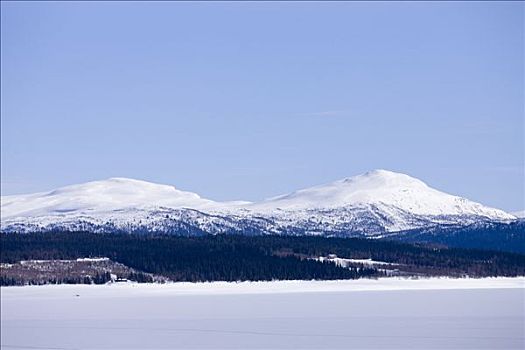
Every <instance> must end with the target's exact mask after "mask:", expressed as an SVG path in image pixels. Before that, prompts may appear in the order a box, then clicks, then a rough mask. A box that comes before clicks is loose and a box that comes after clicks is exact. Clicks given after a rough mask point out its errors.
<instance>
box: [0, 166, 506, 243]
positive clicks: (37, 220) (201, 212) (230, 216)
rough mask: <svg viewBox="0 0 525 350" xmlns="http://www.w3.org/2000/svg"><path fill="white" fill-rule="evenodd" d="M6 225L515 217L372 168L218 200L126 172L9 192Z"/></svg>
mask: <svg viewBox="0 0 525 350" xmlns="http://www.w3.org/2000/svg"><path fill="white" fill-rule="evenodd" d="M1 201H2V203H1V215H2V221H1V224H2V231H21V232H26V231H32V230H37V231H47V230H52V229H68V230H88V231H108V230H109V231H123V232H135V231H140V232H143V231H150V232H171V233H183V234H201V233H211V234H218V233H226V232H230V233H232V232H235V233H245V234H261V233H262V234H265V233H277V234H315V235H323V234H326V235H363V234H364V235H367V236H378V235H381V234H384V233H386V232H395V231H401V230H408V229H414V228H422V227H429V226H435V225H467V224H472V223H477V222H480V221H482V222H485V221H506V220H514V219H516V218H515V217H514V216H513V215H510V214H508V213H505V212H503V211H501V210H498V209H494V208H489V207H485V206H483V205H481V204H479V203H475V202H472V201H469V200H467V199H465V198H461V197H457V196H453V195H449V194H446V193H443V192H440V191H437V190H435V189H432V188H430V187H428V186H427V185H426V184H425V183H423V182H422V181H420V180H418V179H415V178H413V177H410V176H408V175H404V174H400V173H394V172H391V171H386V170H374V171H370V172H367V173H365V174H362V175H358V176H354V177H350V178H346V179H343V180H339V181H335V182H332V183H329V184H325V185H320V186H315V187H311V188H307V189H303V190H299V191H296V192H293V193H290V194H286V195H282V196H278V197H274V198H270V199H267V200H264V201H262V202H258V203H250V202H240V201H238V202H214V201H211V200H208V199H203V198H201V197H200V196H198V195H197V194H195V193H191V192H185V191H181V190H178V189H176V188H175V187H173V186H167V185H159V184H153V183H149V182H145V181H138V180H132V179H125V178H111V179H108V180H104V181H94V182H88V183H85V184H80V185H72V186H67V187H63V188H59V189H57V190H54V191H51V192H45V193H36V194H30V195H16V196H4V197H2V199H1Z"/></svg>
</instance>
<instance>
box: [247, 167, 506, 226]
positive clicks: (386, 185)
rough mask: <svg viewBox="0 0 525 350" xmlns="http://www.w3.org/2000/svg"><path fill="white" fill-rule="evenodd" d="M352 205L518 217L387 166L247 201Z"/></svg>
mask: <svg viewBox="0 0 525 350" xmlns="http://www.w3.org/2000/svg"><path fill="white" fill-rule="evenodd" d="M348 205H354V206H355V205H377V206H389V207H395V208H397V209H401V210H404V211H407V212H409V213H413V214H418V215H465V214H472V215H480V216H486V217H490V218H498V219H513V218H514V217H513V216H512V215H510V214H508V213H505V212H503V211H501V210H498V209H494V208H488V207H485V206H483V205H481V204H479V203H475V202H472V201H469V200H467V199H465V198H461V197H457V196H453V195H450V194H447V193H444V192H440V191H438V190H435V189H433V188H430V187H429V186H427V185H426V184H425V183H424V182H423V181H421V180H418V179H416V178H413V177H411V176H408V175H405V174H400V173H395V172H392V171H387V170H374V171H370V172H367V173H365V174H362V175H358V176H354V177H350V178H346V179H343V180H339V181H335V182H332V183H329V184H325V185H320V186H315V187H310V188H307V189H303V190H299V191H296V192H293V193H290V194H286V195H282V196H278V197H274V198H270V199H268V200H266V201H263V202H261V203H254V204H250V205H247V208H249V209H252V210H256V211H268V210H269V211H275V210H276V209H284V210H301V209H313V208H338V207H345V206H348Z"/></svg>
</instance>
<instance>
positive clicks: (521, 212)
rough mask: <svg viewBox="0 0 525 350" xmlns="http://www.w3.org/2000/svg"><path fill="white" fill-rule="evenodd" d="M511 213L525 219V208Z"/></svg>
mask: <svg viewBox="0 0 525 350" xmlns="http://www.w3.org/2000/svg"><path fill="white" fill-rule="evenodd" d="M511 214H512V215H514V216H515V217H517V218H520V219H525V210H519V211H515V212H512V213H511Z"/></svg>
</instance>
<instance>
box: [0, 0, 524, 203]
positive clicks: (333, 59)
mask: <svg viewBox="0 0 525 350" xmlns="http://www.w3.org/2000/svg"><path fill="white" fill-rule="evenodd" d="M1 10H2V18H1V19H2V24H1V25H2V27H1V28H2V33H1V39H2V42H1V49H2V51H1V59H2V62H1V63H2V66H1V88H2V90H1V99H2V101H1V102H2V106H1V126H2V129H1V137H2V139H1V146H2V147H1V156H2V158H1V165H2V167H1V175H2V179H1V180H2V194H3V195H7V194H15V193H29V192H35V191H42V190H50V189H53V188H55V187H58V186H62V185H67V184H73V183H80V182H85V181H89V180H98V179H104V178H108V177H114V176H120V177H131V178H138V179H143V180H148V181H153V182H159V183H167V184H173V185H175V186H176V187H178V188H180V189H184V190H189V191H192V192H197V193H199V194H200V195H201V196H203V197H207V198H210V199H214V200H227V199H231V200H233V199H245V200H259V199H262V198H266V197H270V196H273V195H277V194H281V193H286V192H289V191H292V190H295V189H299V188H302V187H307V186H311V185H316V184H321V183H325V182H330V181H333V180H336V179H339V178H343V177H348V176H352V175H356V174H359V173H363V172H365V171H367V170H371V169H376V168H382V169H389V170H393V171H399V172H404V173H407V174H410V175H412V176H415V177H417V178H420V179H422V180H423V181H425V182H427V183H428V184H429V185H431V186H433V187H435V188H437V189H440V190H443V191H446V192H449V193H453V194H458V195H461V196H465V197H467V198H469V199H472V200H476V201H480V202H482V203H484V204H487V205H491V206H495V207H499V208H502V209H505V210H509V211H512V210H520V209H523V208H524V207H525V204H524V105H523V98H524V68H523V62H524V61H523V60H524V3H522V2H507V3H503V2H477V3H472V2H468V3H467V2H464V3H461V2H435V3H428V2H409V3H392V2H380V3H372V2H350V3H342V2H329V3H320V2H319V3H318V2H302V3H301V2H291V3H282V2H262V3H253V2H252V3H240V2H224V3H216V2H213V3H206V2H199V3H174V2H156V3H143V2H94V3H91V2H81V3H79V2H76V3H73V2H72V3H66V2H6V1H2V3H1Z"/></svg>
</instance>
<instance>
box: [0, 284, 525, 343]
mask: <svg viewBox="0 0 525 350" xmlns="http://www.w3.org/2000/svg"><path fill="white" fill-rule="evenodd" d="M524 300H525V278H493V279H477V280H476V279H426V280H402V279H393V278H392V279H380V280H357V281H282V282H257V283H223V282H216V283H197V284H195V283H174V284H165V285H151V284H150V285H146V284H143V285H139V284H113V285H103V286H95V285H60V286H41V287H36V286H31V287H7V288H2V289H1V306H2V308H1V321H2V322H1V330H2V332H1V345H2V346H1V348H2V349H173V348H185V349H188V348H190V349H195V348H207V349H216V348H230V349H232V348H234V349H249V348H252V349H253V348H258V349H266V348H287V349H291V348H294V349H297V348H310V349H312V348H323V349H326V348H330V349H334V348H341V349H343V348H344V349H349V348H357V349H363V348H368V349H371V348H372V349H377V348H382V349H385V348H386V349H394V348H397V349H422V348H434V349H435V348H439V349H442V348H454V349H457V348H461V349H484V348H487V349H523V348H524V345H525V339H524V332H525V331H524V329H525V324H524V312H525V308H524Z"/></svg>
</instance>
